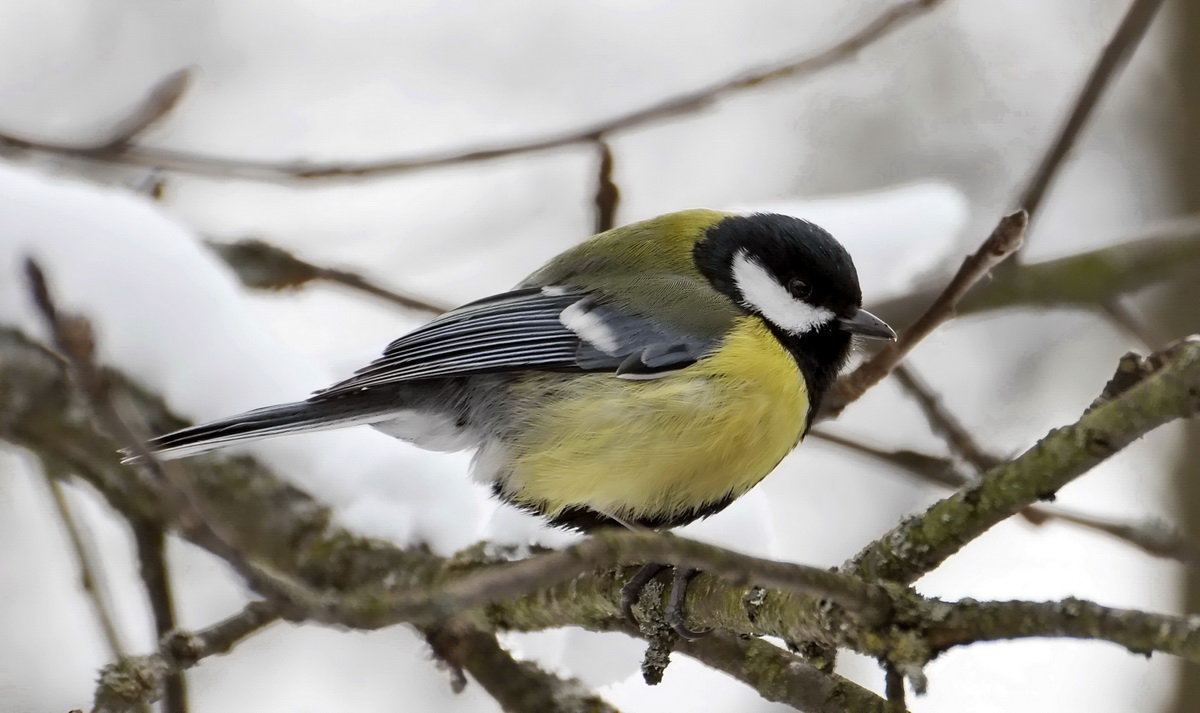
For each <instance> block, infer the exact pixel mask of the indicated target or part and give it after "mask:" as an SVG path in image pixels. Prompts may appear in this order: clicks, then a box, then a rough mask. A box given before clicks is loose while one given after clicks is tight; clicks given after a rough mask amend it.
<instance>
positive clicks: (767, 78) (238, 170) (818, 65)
mask: <svg viewBox="0 0 1200 713" xmlns="http://www.w3.org/2000/svg"><path fill="white" fill-rule="evenodd" d="M942 2H944V0H905V1H904V2H901V3H898V4H896V5H893V6H892V7H890V8H888V9H886V10H884V11H883V12H882V13H880V14H879V15H878V16H877V17H875V18H874V19H872V20H871V21H869V22H868V23H867V24H866V25H864V26H863V27H862V28H860V29H859V30H858V31H856V32H854V33H853V34H851V35H850V36H848V37H846V38H844V39H842V40H841V41H840V42H838V43H836V44H834V45H833V46H832V47H829V48H828V49H826V50H824V51H822V52H818V53H817V54H815V55H809V56H806V57H802V58H798V59H791V60H787V61H784V62H781V63H778V64H773V65H770V66H766V67H760V68H757V69H752V70H750V71H748V72H745V73H743V74H739V75H738V76H735V77H732V78H729V79H726V80H723V81H720V82H717V83H715V84H711V85H709V86H706V87H702V88H700V89H697V90H695V91H691V92H687V93H684V94H680V95H677V96H675V97H671V98H668V99H664V100H661V101H658V102H655V103H653V104H650V105H648V106H645V107H642V108H640V109H635V110H633V111H630V112H627V113H625V114H621V115H619V116H615V117H613V118H611V119H606V120H604V121H600V122H598V123H595V124H592V125H590V126H585V127H581V128H577V129H573V130H569V131H565V132H563V133H561V134H558V135H556V136H551V137H548V138H541V139H532V140H528V141H518V142H515V143H512V144H507V145H502V146H494V147H489V148H479V149H467V150H460V151H445V152H439V153H435V154H431V155H418V156H405V157H395V158H386V159H380V160H374V161H364V162H361V163H350V162H347V163H333V164H315V163H311V162H305V161H290V162H272V161H248V160H242V159H237V158H229V157H223V156H213V155H206V154H199V153H191V152H187V151H173V150H170V149H157V148H153V147H148V146H129V145H126V146H122V147H120V148H119V149H114V147H111V146H108V145H99V146H97V145H90V146H80V145H71V144H62V143H54V142H48V141H38V140H34V139H30V138H27V137H22V136H16V135H13V134H11V133H4V134H0V146H8V147H9V148H14V149H21V150H33V151H40V152H44V153H52V154H57V155H60V156H68V157H72V158H81V159H90V160H98V161H104V162H109V163H120V164H128V165H135V166H152V167H157V168H162V169H167V170H171V171H179V172H186V173H193V174H200V175H210V176H225V177H237V178H244V179H251V180H271V181H283V180H295V179H318V178H346V177H364V176H388V175H395V174H399V173H405V172H409V171H416V170H420V169H429V168H437V167H441V166H452V165H462V164H470V163H478V162H482V161H491V160H494V159H499V158H504V157H508V156H515V155H519V154H528V153H538V152H542V151H549V150H552V149H558V148H562V147H565V146H573V145H577V144H584V143H588V142H592V141H595V140H596V139H597V138H598V137H601V136H606V135H611V134H614V133H617V132H620V131H626V130H629V129H633V128H636V127H640V126H644V125H646V124H650V123H653V122H658V121H662V120H664V119H669V118H673V117H676V116H679V115H681V114H688V113H692V112H696V111H699V110H701V109H704V108H706V107H708V106H711V105H712V104H713V103H714V102H716V101H717V100H718V99H721V98H724V97H726V96H728V95H731V94H735V93H738V92H741V91H745V90H747V89H751V88H754V87H758V86H761V85H764V84H768V83H771V82H776V81H780V80H783V79H789V78H796V77H801V76H806V75H810V74H813V73H816V72H818V71H820V70H823V69H825V68H827V67H830V66H833V65H836V64H839V63H841V62H845V61H848V60H850V59H853V58H854V57H855V56H856V55H857V54H858V52H859V51H860V50H862V49H863V48H864V47H866V46H868V45H870V44H871V43H873V42H875V41H877V40H879V39H881V38H883V37H885V36H887V35H888V34H890V33H891V32H893V31H895V30H897V29H899V28H900V27H902V26H903V25H905V24H907V22H909V21H910V20H913V19H915V18H916V17H919V16H920V15H923V14H925V13H926V12H928V11H930V10H932V9H933V8H935V7H937V6H938V5H941V4H942Z"/></svg>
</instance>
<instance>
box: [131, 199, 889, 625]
mask: <svg viewBox="0 0 1200 713" xmlns="http://www.w3.org/2000/svg"><path fill="white" fill-rule="evenodd" d="M855 337H861V338H867V339H894V338H895V332H894V331H893V330H892V329H891V327H889V326H888V325H887V324H886V323H885V322H883V321H882V320H880V319H879V318H877V317H876V316H874V315H873V314H871V313H870V312H868V311H867V310H865V309H863V308H862V292H861V289H860V286H859V280H858V274H857V271H856V270H855V267H854V262H853V261H852V259H851V257H850V255H849V253H848V252H847V251H846V250H845V248H844V247H843V246H842V245H841V244H840V243H839V242H838V241H837V240H836V239H835V238H834V237H833V236H832V235H830V234H829V233H828V232H826V231H825V230H823V229H822V228H820V227H818V226H817V225H815V224H813V223H811V222H808V221H805V220H802V219H800V218H796V217H792V216H787V215H782V214H775V213H732V212H724V211H717V210H708V209H693V210H684V211H680V212H674V213H668V214H665V215H661V216H658V217H655V218H650V219H647V220H642V221H640V222H635V223H631V224H628V225H625V226H622V227H618V228H614V229H612V230H608V231H605V232H602V233H599V234H598V235H595V236H593V237H591V238H589V239H588V240H585V241H583V242H581V243H579V244H577V245H575V246H574V247H571V248H569V249H567V250H566V251H564V252H562V253H560V254H559V255H557V256H556V257H554V258H553V259H551V260H550V261H549V262H548V263H546V264H545V265H544V266H543V267H541V268H540V269H538V270H536V271H535V272H533V274H531V275H529V276H528V277H527V278H525V279H524V280H522V281H521V282H520V283H519V284H518V285H517V286H516V287H515V288H514V289H512V290H510V291H507V292H502V293H499V294H496V295H493V296H490V297H485V298H483V299H480V300H477V301H474V302H470V303H468V304H465V305H463V306H461V307H458V308H457V309H454V310H451V311H449V312H446V313H444V314H442V315H441V316H439V317H436V318H434V319H433V320H432V321H430V322H428V323H427V324H425V325H423V326H421V327H418V328H417V329H415V330H413V331H411V332H409V333H407V334H405V335H404V336H401V337H400V338H398V339H396V340H395V341H393V342H392V343H391V344H389V345H388V346H387V347H386V348H385V349H384V350H383V353H382V355H381V356H380V357H379V358H377V359H376V360H374V361H372V362H370V363H369V364H367V365H365V366H363V367H362V368H361V369H359V370H357V371H356V372H354V374H353V375H352V376H350V377H349V378H347V379H345V380H343V381H340V382H338V383H335V384H333V385H332V386H329V387H327V388H325V389H321V390H319V391H317V392H315V393H313V394H312V395H311V396H309V397H308V398H306V399H304V400H302V401H296V402H293V403H285V404H280V405H275V406H267V407H265V408H258V409H255V410H252V411H248V412H245V413H242V414H238V415H234V416H230V417H228V418H223V419H220V420H216V421H212V422H210V423H204V424H200V425H196V426H192V427H189V428H184V429H181V430H178V431H175V432H173V433H168V434H165V435H161V436H158V437H156V438H154V439H152V440H150V441H149V443H148V446H149V447H150V449H151V450H152V451H153V452H154V453H155V454H156V456H157V457H160V458H167V459H169V458H180V457H185V456H191V455H195V454H198V453H203V452H206V451H210V450H213V449H215V448H220V447H223V446H227V445H231V444H235V443H245V442H249V441H254V440H258V439H261V438H267V437H271V436H279V435H283V434H290V433H300V432H307V431H319V430H327V429H333V428H342V427H348V426H354V425H364V424H365V425H370V426H372V427H374V428H375V429H377V430H379V431H382V432H383V433H385V434H388V435H390V436H393V437H396V438H399V439H403V440H406V441H409V442H411V443H414V444H416V445H417V446H419V447H423V448H426V449H429V450H435V451H458V450H466V449H474V450H475V456H474V459H473V460H472V465H471V468H472V474H473V476H474V477H475V478H476V479H477V480H479V481H481V482H483V483H485V484H488V485H490V487H491V489H492V492H493V493H494V494H495V495H496V496H497V497H498V498H499V499H501V500H503V501H505V502H507V503H510V504H512V505H514V506H516V507H518V508H521V509H523V510H526V511H529V512H532V513H534V514H536V515H539V516H541V517H542V518H544V519H545V521H547V522H548V523H549V524H551V525H554V526H558V527H564V528H568V529H574V530H578V531H581V532H585V533H586V532H593V531H596V530H598V529H602V528H610V527H624V528H628V529H634V530H642V529H649V530H668V529H671V528H675V527H679V526H682V525H685V524H688V523H690V522H693V521H695V520H698V519H700V518H704V517H708V516H710V515H713V514H715V513H717V512H719V511H721V510H722V509H724V508H725V507H727V506H728V505H729V504H730V503H732V502H733V501H734V500H736V499H737V498H738V497H740V496H741V495H743V494H745V493H746V492H747V491H749V490H750V489H751V488H753V487H754V486H755V485H756V484H757V483H759V481H761V480H762V479H763V478H764V477H766V476H767V474H768V473H770V472H771V471H772V470H773V469H774V468H775V466H776V465H778V464H779V462H780V461H781V460H782V459H783V457H784V456H785V455H787V454H788V453H789V452H790V451H791V450H792V449H793V448H794V447H795V446H796V445H797V444H798V443H799V442H800V441H801V439H802V438H803V437H804V435H805V434H806V433H807V431H808V429H809V427H810V426H811V424H812V421H813V417H814V415H815V414H816V413H817V411H818V409H819V408H820V404H821V401H822V398H823V396H824V395H825V394H826V393H827V392H828V390H829V389H830V387H831V386H832V384H833V383H834V381H835V379H836V377H837V376H838V373H839V372H840V371H841V369H842V368H843V367H844V365H845V363H846V361H847V359H848V356H849V354H850V352H851V348H852V345H853V341H854V338H855ZM664 569H667V567H666V566H664V565H657V564H654V563H648V564H646V565H645V566H644V567H643V568H642V569H641V570H640V571H639V572H638V573H637V574H636V575H635V576H634V577H633V578H632V579H630V580H629V582H628V583H627V584H626V586H625V588H624V589H623V591H622V603H621V604H622V609H623V610H624V612H625V615H626V616H627V617H629V618H631V619H632V618H633V614H632V606H633V603H634V602H635V601H636V600H637V597H638V595H639V593H640V591H641V589H642V588H643V587H644V586H645V585H646V584H647V583H648V582H649V581H650V580H651V579H653V578H654V577H656V576H657V575H658V573H659V572H660V571H662V570H664ZM694 574H695V571H694V570H685V571H676V572H675V576H674V580H673V582H672V592H671V597H670V600H671V604H670V606H669V608H668V611H667V620H668V623H669V624H670V625H671V626H672V628H674V629H675V630H676V631H677V632H679V633H680V635H683V636H688V637H689V638H691V637H695V636H698V635H699V634H698V633H697V632H693V631H691V630H690V629H688V628H687V625H686V623H685V614H684V612H683V610H682V606H683V600H684V596H685V594H686V588H687V583H688V580H689V579H690V578H691V576H693V575H694Z"/></svg>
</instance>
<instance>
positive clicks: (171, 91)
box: [95, 68, 192, 153]
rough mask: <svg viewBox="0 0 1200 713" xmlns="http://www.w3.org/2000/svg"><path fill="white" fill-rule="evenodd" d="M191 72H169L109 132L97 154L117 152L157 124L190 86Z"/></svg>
mask: <svg viewBox="0 0 1200 713" xmlns="http://www.w3.org/2000/svg"><path fill="white" fill-rule="evenodd" d="M191 80H192V70H191V69H188V68H184V69H180V70H178V71H175V72H172V73H170V74H168V75H167V76H165V77H163V78H162V79H160V80H159V82H158V84H155V85H154V86H153V87H152V88H151V89H150V91H149V92H147V94H146V97H145V98H144V99H143V100H142V102H141V103H140V104H138V105H137V106H136V107H134V108H133V110H132V111H130V112H129V113H128V114H127V115H126V116H125V118H123V119H122V120H121V121H120V122H118V123H117V125H116V126H114V127H112V128H111V129H110V130H109V135H108V138H106V139H105V140H104V141H102V142H101V143H100V144H99V145H97V146H96V148H95V150H96V151H97V152H100V153H108V152H120V151H123V150H124V149H125V148H126V147H127V146H129V144H130V143H131V142H132V141H133V140H134V139H136V138H137V137H138V136H140V135H141V134H142V133H143V132H145V131H146V130H147V129H149V128H150V127H151V126H153V125H154V124H156V123H158V122H159V121H161V120H162V118H163V117H165V116H166V115H167V114H169V113H171V110H172V109H174V108H175V106H176V105H177V104H178V103H179V100H180V99H182V98H183V95H184V93H186V92H187V88H188V85H189V84H191Z"/></svg>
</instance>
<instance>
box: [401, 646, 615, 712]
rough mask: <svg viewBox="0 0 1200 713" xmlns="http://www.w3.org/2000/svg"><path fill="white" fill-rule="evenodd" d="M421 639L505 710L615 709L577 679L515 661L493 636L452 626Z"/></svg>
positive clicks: (527, 662)
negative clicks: (470, 677)
mask: <svg viewBox="0 0 1200 713" xmlns="http://www.w3.org/2000/svg"><path fill="white" fill-rule="evenodd" d="M425 638H426V640H427V641H428V642H429V645H430V646H431V647H432V648H433V650H434V653H435V654H436V655H437V656H438V658H439V659H442V660H444V661H446V662H448V663H449V664H450V665H453V666H456V667H459V668H461V669H465V670H466V671H468V672H469V673H470V674H471V676H472V677H473V678H474V679H475V680H476V681H477V682H478V683H479V685H480V686H482V687H483V688H484V690H486V691H487V692H488V694H489V695H491V697H492V698H494V699H496V702H497V703H499V704H500V707H501V708H502V709H504V710H505V711H506V713H579V712H582V711H587V712H588V713H617V709H616V708H614V707H613V706H612V705H610V704H609V703H608V702H606V701H605V700H604V699H602V698H601V697H600V696H598V695H596V694H595V693H592V692H591V691H589V690H587V688H586V687H584V686H583V684H581V683H580V682H579V681H578V680H576V679H573V678H562V677H560V676H556V675H554V674H553V673H550V672H548V671H545V670H543V669H542V668H540V667H539V666H538V665H537V664H534V663H532V662H530V661H518V660H516V659H514V658H513V657H512V655H511V654H510V653H508V652H507V651H505V650H504V647H502V646H500V643H499V642H498V641H496V636H495V634H489V633H485V632H482V631H479V630H476V629H471V628H469V627H455V626H451V627H440V628H433V629H428V630H426V631H425ZM456 690H461V689H457V687H456Z"/></svg>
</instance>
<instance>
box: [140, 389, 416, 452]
mask: <svg viewBox="0 0 1200 713" xmlns="http://www.w3.org/2000/svg"><path fill="white" fill-rule="evenodd" d="M393 409H394V405H392V408H388V407H386V406H385V405H383V404H380V403H378V402H377V401H376V402H375V403H363V401H361V400H357V399H353V398H349V399H334V400H329V401H297V402H295V403H290V404H279V405H278V406H267V407H265V408H259V409H254V410H253V411H247V412H245V413H242V414H238V415H236V416H230V417H228V418H222V419H220V420H217V421H211V422H209V423H202V424H200V425H198V426H191V427H189V428H183V429H180V430H178V431H175V432H173V433H168V434H166V435H163V436H158V437H157V438H153V439H151V440H150V442H149V443H148V444H147V445H148V446H149V447H150V448H151V450H153V451H154V452H155V454H157V455H159V456H161V457H163V458H166V459H174V458H183V457H185V456H191V455H196V454H197V453H204V452H206V451H211V450H216V449H217V448H222V447H224V446H227V445H230V444H231V443H242V442H246V441H257V440H259V439H261V438H270V437H272V436H279V435H283V434H285V433H301V432H305V431H326V430H330V429H334V428H345V427H347V426H357V425H360V424H367V423H376V422H379V421H385V420H387V418H388V412H389V411H391V410H393ZM127 455H128V454H127ZM125 460H126V461H129V460H133V458H132V457H127V458H126V459H125Z"/></svg>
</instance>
